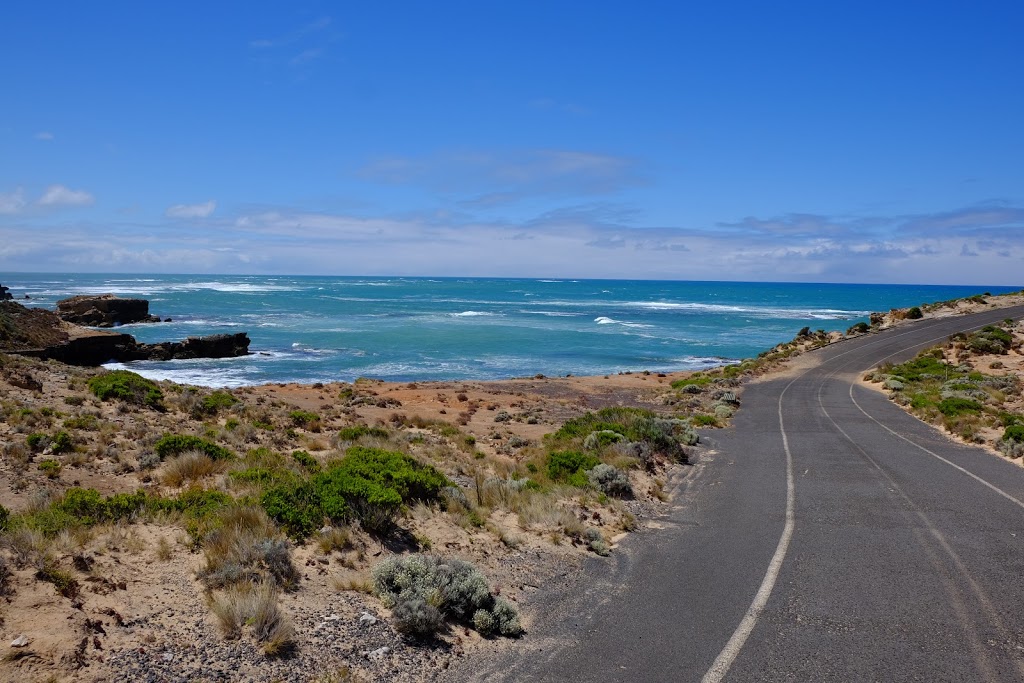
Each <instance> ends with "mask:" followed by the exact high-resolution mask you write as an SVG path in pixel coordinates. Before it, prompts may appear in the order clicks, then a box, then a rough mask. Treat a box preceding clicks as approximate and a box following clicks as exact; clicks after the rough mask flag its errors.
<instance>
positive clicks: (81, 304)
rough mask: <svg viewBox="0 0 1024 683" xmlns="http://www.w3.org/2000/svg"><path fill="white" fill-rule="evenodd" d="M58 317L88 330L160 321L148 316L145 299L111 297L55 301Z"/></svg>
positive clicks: (101, 296)
mask: <svg viewBox="0 0 1024 683" xmlns="http://www.w3.org/2000/svg"><path fill="white" fill-rule="evenodd" d="M57 315H59V316H60V317H61V319H62V320H66V321H67V322H69V323H74V324H76V325H88V326H89V327H114V326H115V325H129V324H131V323H158V322H160V318H159V317H157V316H155V315H150V314H149V302H148V301H146V300H145V299H122V298H121V297H119V296H114V295H113V294H100V295H96V296H94V295H89V294H82V295H79V296H73V297H71V298H68V299H61V300H60V301H58V302H57Z"/></svg>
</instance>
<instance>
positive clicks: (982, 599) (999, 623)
mask: <svg viewBox="0 0 1024 683" xmlns="http://www.w3.org/2000/svg"><path fill="white" fill-rule="evenodd" d="M850 400H851V401H852V402H853V404H854V405H855V406H857V409H858V410H860V412H862V413H863V414H864V415H865V416H866V417H868V418H869V419H870V420H871V421H872V422H874V423H876V424H878V425H880V426H881V427H883V428H885V429H886V431H888V432H889V433H891V434H893V435H894V436H897V437H899V438H900V439H903V440H904V441H906V442H907V443H909V444H911V445H914V446H917V447H918V448H920V449H921V450H923V451H925V452H927V453H928V454H929V455H932V456H934V457H936V458H938V459H939V460H941V461H942V462H944V463H946V464H947V465H950V466H952V467H954V468H955V469H957V470H959V471H961V472H963V473H964V474H967V475H968V476H969V477H971V478H972V479H976V480H978V481H979V482H981V483H982V484H984V485H985V486H987V487H988V488H990V489H992V490H993V491H995V492H996V493H998V494H1000V495H1002V496H1003V497H1005V498H1008V499H1009V500H1011V501H1013V502H1014V503H1016V504H1017V505H1019V506H1021V507H1024V504H1022V503H1021V502H1020V501H1019V500H1017V499H1016V498H1014V497H1013V496H1011V495H1009V494H1008V493H1006V492H1005V491H1003V490H1002V489H1000V488H999V487H997V486H995V485H993V484H990V483H989V482H987V481H985V480H984V479H982V478H981V477H979V476H977V475H975V474H974V473H972V472H969V471H967V470H966V469H964V468H963V467H960V466H959V465H957V464H955V463H952V462H950V461H949V460H947V459H946V458H943V457H942V456H940V455H938V454H937V453H933V452H932V451H930V450H928V449H927V448H925V447H924V446H921V445H920V444H918V443H916V442H914V441H913V440H911V439H908V438H907V437H905V436H903V435H902V434H899V433H897V432H895V431H893V430H892V429H889V428H888V427H886V426H885V425H883V424H882V423H881V422H879V421H878V420H877V419H875V418H874V416H872V415H870V414H869V413H868V412H867V411H865V410H864V408H863V407H862V406H861V405H860V404H859V403H858V402H857V400H856V399H855V398H854V396H853V385H852V384H851V385H850ZM829 419H831V418H829ZM833 424H834V422H833ZM840 431H842V430H841V429H840ZM843 435H844V436H846V434H845V433H844V434H843ZM847 439H848V440H849V437H848V436H847ZM873 464H874V465H875V467H878V468H879V469H880V470H881V471H882V473H883V474H884V475H885V477H886V479H888V480H889V481H890V482H892V484H893V486H895V487H896V488H897V490H898V491H899V492H900V495H901V496H902V497H903V498H904V499H905V500H906V501H907V502H908V504H910V505H911V506H912V507H913V508H914V511H915V512H916V513H917V515H918V516H919V517H920V518H921V520H922V521H924V522H925V524H926V525H927V527H928V529H929V531H931V534H932V536H934V537H935V541H936V543H938V544H939V546H940V547H941V548H942V550H943V551H944V552H945V553H946V554H947V555H948V556H949V558H950V560H951V561H952V562H953V564H954V566H956V568H957V571H958V572H960V575H961V576H962V577H963V579H964V580H965V581H966V582H967V585H968V586H970V588H971V592H972V593H974V597H975V598H976V599H977V600H978V602H979V603H981V606H982V610H983V611H984V612H985V614H986V615H987V616H988V618H989V620H990V621H991V623H992V625H993V626H995V627H996V629H997V630H998V631H999V632H1000V633H1001V634H1003V635H1004V637H1006V638H1007V639H1008V640H1011V641H1012V640H1014V639H1015V638H1014V634H1013V633H1012V632H1011V631H1010V630H1009V629H1007V628H1006V626H1005V624H1004V623H1003V620H1002V619H1000V618H999V612H998V610H997V609H996V607H995V603H993V602H992V599H991V598H989V596H988V593H986V592H985V589H984V588H982V587H981V584H979V583H978V581H977V580H976V579H975V578H974V575H973V574H972V573H971V571H970V570H969V569H968V568H967V566H966V565H965V564H964V562H963V560H962V559H960V555H959V554H957V552H956V551H955V550H954V549H953V547H952V546H951V545H950V544H949V541H948V540H947V539H946V537H945V535H943V533H942V532H941V531H939V530H938V529H937V528H936V527H935V525H933V524H932V523H931V520H929V519H928V517H927V515H925V513H924V512H923V511H921V510H920V508H918V507H917V506H916V505H915V504H914V503H913V502H911V501H910V498H909V497H907V495H906V494H905V493H904V492H903V490H902V489H900V488H899V486H898V485H897V484H896V483H895V481H893V479H892V477H891V476H889V474H888V473H887V472H886V471H885V470H884V469H882V468H881V467H879V465H878V464H877V463H873ZM1014 665H1015V666H1016V667H1017V671H1018V673H1020V674H1021V676H1022V677H1024V662H1022V661H1020V660H1019V659H1016V660H1014Z"/></svg>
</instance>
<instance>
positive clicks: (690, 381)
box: [670, 372, 714, 389]
mask: <svg viewBox="0 0 1024 683" xmlns="http://www.w3.org/2000/svg"><path fill="white" fill-rule="evenodd" d="M713 381H714V378H713V377H708V376H707V375H705V374H703V373H700V372H695V373H693V374H692V375H690V376H689V377H684V378H683V379H677V380H676V381H674V382H672V384H671V385H670V386H671V387H672V388H673V389H682V388H683V387H690V386H696V387H705V386H707V385H709V384H711V383H712V382H713Z"/></svg>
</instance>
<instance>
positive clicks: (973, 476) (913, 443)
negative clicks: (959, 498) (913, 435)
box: [850, 384, 1024, 509]
mask: <svg viewBox="0 0 1024 683" xmlns="http://www.w3.org/2000/svg"><path fill="white" fill-rule="evenodd" d="M853 386H854V385H852V384H851V385H850V400H851V401H853V405H855V406H857V410H859V411H860V412H862V413H863V414H864V416H865V417H867V418H868V419H869V420H871V421H872V422H874V423H875V424H876V425H878V426H879V427H881V428H882V429H884V430H885V431H887V432H889V433H890V434H892V435H893V436H895V437H897V438H899V439H903V440H904V441H906V442H907V443H909V444H910V445H911V446H913V447H914V448H919V449H921V450H922V451H924V452H925V453H927V454H928V455H930V456H932V457H933V458H936V459H937V460H941V461H942V462H944V463H946V464H947V465H949V466H950V467H952V468H953V469H955V470H958V471H960V472H963V473H964V474H966V475H967V476H968V477H970V478H971V479H973V480H975V481H976V482H978V483H979V484H982V485H984V486H987V487H988V488H990V489H992V490H993V491H995V492H996V493H998V494H999V495H1000V496H1002V497H1003V498H1005V499H1007V500H1008V501H1010V502H1012V503H1015V504H1016V505H1017V506H1018V507H1020V508H1022V509H1024V503H1022V502H1021V501H1020V500H1018V499H1017V498H1014V497H1013V496H1011V495H1010V494H1009V493H1007V492H1006V491H1004V490H1002V489H1001V488H999V487H998V486H996V485H995V484H991V483H989V482H988V481H986V480H985V479H982V478H981V477H979V476H978V475H977V474H975V473H974V472H971V471H970V470H967V469H964V468H963V467H960V465H957V464H956V463H955V462H952V461H950V460H947V459H946V458H943V457H942V456H941V455H939V454H938V453H936V452H935V451H932V450H929V449H927V448H925V447H924V446H922V445H921V444H919V443H917V442H916V441H911V440H910V439H908V438H907V437H905V436H903V435H902V434H900V433H899V432H895V431H893V430H892V429H890V428H889V427H887V426H885V425H884V424H882V423H881V422H879V421H878V420H876V419H875V418H874V417H873V416H872V415H870V414H869V413H868V412H867V411H866V410H864V408H863V407H861V405H860V404H859V403H857V399H855V398H854V397H853Z"/></svg>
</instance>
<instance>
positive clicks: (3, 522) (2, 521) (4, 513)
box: [0, 505, 11, 532]
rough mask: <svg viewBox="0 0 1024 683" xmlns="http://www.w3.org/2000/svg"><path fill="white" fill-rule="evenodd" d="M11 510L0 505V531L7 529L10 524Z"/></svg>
mask: <svg viewBox="0 0 1024 683" xmlns="http://www.w3.org/2000/svg"><path fill="white" fill-rule="evenodd" d="M10 520H11V511H10V510H8V509H7V508H5V507H4V506H3V505H0V532H2V531H7V529H8V526H9V525H10Z"/></svg>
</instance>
